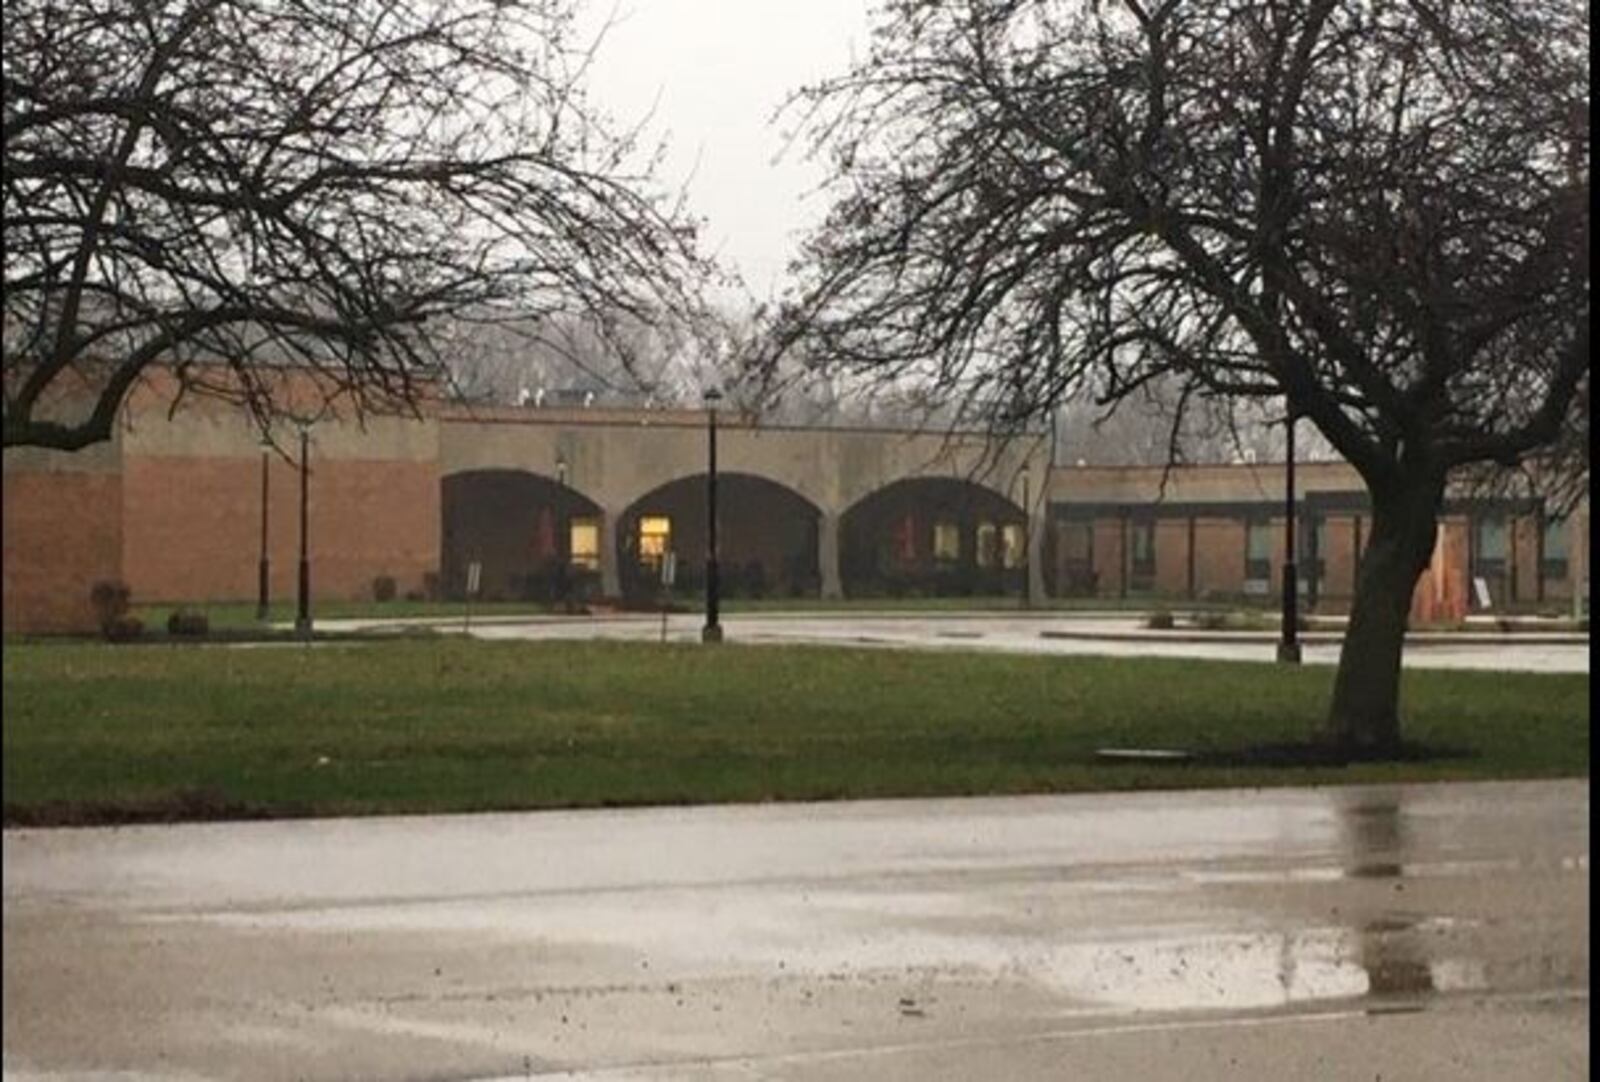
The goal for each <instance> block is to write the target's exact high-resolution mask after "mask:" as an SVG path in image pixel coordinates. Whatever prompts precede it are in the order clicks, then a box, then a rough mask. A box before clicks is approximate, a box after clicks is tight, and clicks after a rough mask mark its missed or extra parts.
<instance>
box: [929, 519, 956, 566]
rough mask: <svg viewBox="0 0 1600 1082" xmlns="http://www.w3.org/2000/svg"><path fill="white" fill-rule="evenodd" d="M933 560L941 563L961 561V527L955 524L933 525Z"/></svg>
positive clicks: (939, 523) (938, 523) (941, 523)
mask: <svg viewBox="0 0 1600 1082" xmlns="http://www.w3.org/2000/svg"><path fill="white" fill-rule="evenodd" d="M933 558H934V559H935V560H937V561H939V562H940V563H954V562H956V561H957V560H959V559H961V527H960V526H958V525H956V524H955V523H954V522H935V523H934V524H933Z"/></svg>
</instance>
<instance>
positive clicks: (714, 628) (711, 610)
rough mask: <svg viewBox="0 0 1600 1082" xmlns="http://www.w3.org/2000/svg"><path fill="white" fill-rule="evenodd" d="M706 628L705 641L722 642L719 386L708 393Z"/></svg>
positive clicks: (701, 636)
mask: <svg viewBox="0 0 1600 1082" xmlns="http://www.w3.org/2000/svg"><path fill="white" fill-rule="evenodd" d="M705 398H706V440H707V442H706V458H707V464H708V468H707V470H706V626H705V627H703V628H701V629H700V641H701V642H721V641H722V625H721V624H720V623H718V622H717V607H718V603H719V601H720V600H721V599H720V598H719V597H718V587H719V584H718V582H717V403H718V402H720V401H721V400H722V392H721V391H719V390H717V389H716V388H715V387H711V388H709V389H707V391H706V394H705Z"/></svg>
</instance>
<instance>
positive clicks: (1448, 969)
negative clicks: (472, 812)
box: [4, 781, 1589, 1082]
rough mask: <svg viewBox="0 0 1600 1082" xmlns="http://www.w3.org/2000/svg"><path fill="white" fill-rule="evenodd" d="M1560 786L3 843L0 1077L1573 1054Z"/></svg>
mask: <svg viewBox="0 0 1600 1082" xmlns="http://www.w3.org/2000/svg"><path fill="white" fill-rule="evenodd" d="M1588 814H1589V793H1588V783H1587V781H1560V782H1526V783H1487V784H1451V785H1429V786H1412V787H1395V788H1370V787H1362V788H1343V789H1307V790H1266V791H1249V792H1246V791H1223V792H1219V791H1209V792H1193V793H1147V794H1122V795H1118V794H1097V795H1081V796H1060V797H1021V798H980V799H970V800H931V801H924V800H917V801H893V802H866V803H839V804H826V805H764V806H731V807H716V808H683V809H647V810H628V811H595V812H569V813H561V812H554V813H550V812H547V813H534V814H516V815H508V814H497V815H480V816H454V817H417V818H383V819H367V820H321V821H298V822H271V823H243V824H209V825H192V826H180V827H134V828H122V829H95V830H50V831H41V830H10V831H6V832H5V841H4V872H5V876H4V879H5V886H4V892H5V894H4V897H5V905H4V934H5V952H4V1023H5V1073H6V1077H8V1078H16V1079H20V1080H32V1079H40V1078H56V1077H85V1076H91V1077H92V1072H96V1071H101V1072H112V1071H115V1072H123V1073H119V1074H117V1075H116V1076H115V1077H117V1078H119V1079H122V1080H124V1082H127V1080H131V1079H137V1078H156V1077H160V1078H218V1079H223V1078H226V1079H257V1078H259V1079H280V1078H310V1079H346V1078H374V1079H376V1078H384V1079H489V1078H495V1079H498V1078H523V1077H568V1078H581V1079H590V1080H595V1079H619V1080H620V1079H739V1080H745V1079H768V1078H771V1079H807V1080H819V1079H856V1078H862V1077H872V1078H874V1079H877V1080H895V1079H906V1080H910V1079H924V1078H927V1079H983V1078H1006V1079H1034V1078H1038V1079H1045V1078H1073V1079H1079V1078H1083V1079H1122V1078H1134V1077H1136V1078H1139V1079H1140V1080H1141V1082H1163V1080H1168V1079H1170V1080H1177V1079H1295V1078H1304V1079H1321V1078H1340V1079H1342V1078H1352V1079H1364V1080H1365V1079H1373V1078H1382V1079H1391V1080H1395V1079H1423V1080H1431V1079H1440V1080H1443V1079H1452V1080H1456V1079H1483V1080H1489V1079H1495V1080H1504V1079H1540V1080H1548V1079H1569V1078H1570V1079H1576V1078H1585V1077H1587V1062H1588V1051H1589V1039H1588V989H1589V982H1588V965H1589V916H1588V913H1589V910H1588V903H1589V877H1588V862H1589V831H1588Z"/></svg>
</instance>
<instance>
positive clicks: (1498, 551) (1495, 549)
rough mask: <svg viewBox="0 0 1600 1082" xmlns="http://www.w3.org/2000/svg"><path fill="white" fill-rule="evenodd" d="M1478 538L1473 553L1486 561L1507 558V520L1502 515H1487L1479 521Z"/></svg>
mask: <svg viewBox="0 0 1600 1082" xmlns="http://www.w3.org/2000/svg"><path fill="white" fill-rule="evenodd" d="M1477 527H1478V536H1477V539H1476V541H1475V543H1474V544H1473V553H1474V555H1476V556H1477V558H1478V559H1480V560H1484V561H1497V560H1504V559H1505V558H1506V520H1505V518H1504V517H1503V516H1501V515H1485V516H1484V517H1483V518H1480V519H1478V520H1477Z"/></svg>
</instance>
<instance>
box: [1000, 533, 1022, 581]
mask: <svg viewBox="0 0 1600 1082" xmlns="http://www.w3.org/2000/svg"><path fill="white" fill-rule="evenodd" d="M1026 547H1027V538H1026V537H1025V536H1024V535H1023V532H1022V523H1020V522H1011V523H1007V524H1006V526H1005V527H1004V528H1003V529H1001V531H1000V566H1001V567H1003V568H1005V569H1006V570H1008V571H1010V570H1012V569H1014V568H1018V567H1021V566H1022V563H1023V556H1024V554H1025V551H1026Z"/></svg>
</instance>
